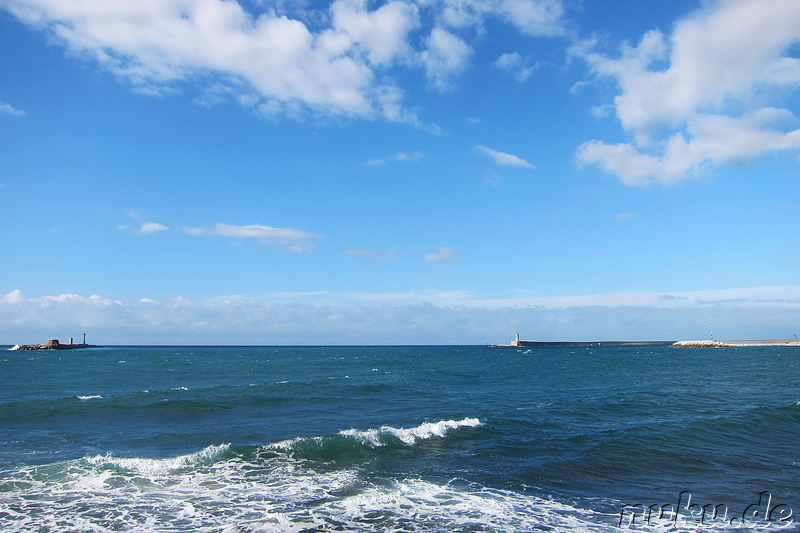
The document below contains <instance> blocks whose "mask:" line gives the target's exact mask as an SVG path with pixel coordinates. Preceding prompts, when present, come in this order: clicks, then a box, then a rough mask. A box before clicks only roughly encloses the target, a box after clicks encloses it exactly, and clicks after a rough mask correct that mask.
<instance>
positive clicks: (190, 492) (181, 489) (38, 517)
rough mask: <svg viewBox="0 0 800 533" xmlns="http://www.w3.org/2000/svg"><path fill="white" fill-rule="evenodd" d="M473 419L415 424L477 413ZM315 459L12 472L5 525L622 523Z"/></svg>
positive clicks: (105, 461)
mask: <svg viewBox="0 0 800 533" xmlns="http://www.w3.org/2000/svg"><path fill="white" fill-rule="evenodd" d="M465 420H466V422H465V421H464V420H462V421H443V422H444V423H433V424H432V425H433V426H436V428H431V427H430V426H426V425H425V424H422V425H420V426H418V427H417V428H412V430H418V431H420V432H422V433H423V434H426V435H435V434H436V433H437V432H439V431H449V430H450V429H452V428H453V427H461V426H464V425H475V424H477V423H478V422H477V420H475V419H465ZM441 428H445V429H441ZM409 431H410V430H409ZM222 453H224V454H226V455H225V456H224V457H223V456H221V455H220V454H222ZM318 466H319V465H317V464H316V463H314V462H312V461H301V460H296V459H293V458H291V457H290V456H286V455H283V454H279V455H271V456H269V457H266V458H263V457H259V454H254V455H253V456H250V457H243V456H239V455H236V454H234V453H233V452H232V451H231V450H230V447H229V445H220V446H210V447H208V448H205V449H204V450H201V451H200V452H197V453H194V454H188V455H183V456H179V457H174V458H167V459H145V458H115V457H112V456H95V457H91V458H86V459H82V460H77V461H67V462H64V463H56V464H54V465H48V466H45V467H38V468H28V469H22V470H18V471H15V472H12V473H10V474H9V475H4V476H3V477H2V478H0V516H2V517H3V522H4V526H3V530H4V533H5V532H9V533H11V532H14V533H21V532H23V531H25V532H27V531H46V530H52V529H53V524H56V523H57V524H58V529H59V530H60V531H130V532H133V531H166V530H169V531H179V532H190V531H191V532H194V531H217V532H222V531H230V532H237V533H238V532H242V531H251V532H256V531H258V532H276V533H278V532H281V533H282V532H292V531H295V532H300V531H303V530H320V531H328V530H344V531H375V530H377V531H386V532H389V531H401V530H402V531H409V530H413V531H417V532H440V531H495V532H500V533H512V532H517V531H534V530H549V531H552V532H554V533H577V532H581V533H586V532H601V531H603V532H612V531H613V532H615V533H616V532H618V528H617V527H616V523H615V519H616V517H615V516H614V517H606V516H603V515H599V514H597V513H595V512H593V511H591V510H585V509H579V508H575V507H572V506H570V505H567V504H564V503H559V502H557V501H552V500H547V499H542V498H539V497H536V496H533V495H529V494H523V493H519V492H514V491H509V490H498V489H491V488H487V487H485V486H483V485H480V484H474V483H468V482H465V481H463V480H458V479H455V480H450V481H449V482H448V481H443V482H436V481H433V480H424V479H420V478H418V477H412V478H407V479H391V478H383V479H376V478H375V477H374V476H373V475H369V474H367V475H366V476H362V471H361V470H357V469H334V470H331V469H329V468H325V469H324V470H321V469H319V468H318ZM12 509H13V511H12ZM3 513H6V514H3Z"/></svg>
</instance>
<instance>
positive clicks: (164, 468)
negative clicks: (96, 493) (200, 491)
mask: <svg viewBox="0 0 800 533" xmlns="http://www.w3.org/2000/svg"><path fill="white" fill-rule="evenodd" d="M229 450H230V444H221V445H218V446H209V447H207V448H205V449H203V450H201V451H199V452H195V453H190V454H187V455H180V456H178V457H169V458H166V459H148V458H140V457H135V458H124V457H114V456H113V455H110V454H109V455H95V456H94V457H87V458H86V461H87V462H88V463H89V464H92V465H99V466H102V465H111V466H115V467H117V468H122V469H125V470H129V471H132V472H135V473H137V474H141V475H144V476H151V477H153V476H155V477H158V476H165V475H168V474H172V473H175V472H177V471H180V470H185V469H192V468H196V467H198V466H201V465H204V464H207V463H213V462H214V461H215V460H216V459H217V458H219V457H220V456H222V455H223V454H224V453H226V452H228V451H229Z"/></svg>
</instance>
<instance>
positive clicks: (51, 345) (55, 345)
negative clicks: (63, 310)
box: [11, 335, 97, 350]
mask: <svg viewBox="0 0 800 533" xmlns="http://www.w3.org/2000/svg"><path fill="white" fill-rule="evenodd" d="M83 340H84V342H82V343H79V344H75V343H73V342H72V338H70V339H69V344H61V343H60V342H58V339H50V340H48V341H47V342H46V343H44V344H18V345H16V346H14V347H13V348H11V349H12V350H79V349H81V348H97V346H95V345H94V344H86V336H85V335H84V337H83Z"/></svg>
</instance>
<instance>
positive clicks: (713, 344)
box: [672, 339, 800, 348]
mask: <svg viewBox="0 0 800 533" xmlns="http://www.w3.org/2000/svg"><path fill="white" fill-rule="evenodd" d="M745 346H749V347H761V346H797V347H800V341H798V340H797V339H794V340H785V341H781V340H777V341H713V340H704V341H678V342H674V343H672V347H673V348H736V347H745Z"/></svg>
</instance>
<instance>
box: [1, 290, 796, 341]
mask: <svg viewBox="0 0 800 533" xmlns="http://www.w3.org/2000/svg"><path fill="white" fill-rule="evenodd" d="M712 321H713V323H714V332H715V336H716V337H717V338H719V339H748V338H749V339H791V338H792V336H793V335H794V334H795V333H797V331H796V328H797V324H798V323H799V322H800V286H785V287H756V288H746V289H727V290H716V291H698V292H674V293H647V294H605V295H585V296H566V297H536V298H515V299H505V300H480V299H476V298H474V297H471V296H470V295H469V294H466V293H462V292H439V293H437V292H428V293H415V292H409V293H397V294H352V295H347V294H343V295H336V294H331V293H324V292H323V293H319V292H317V293H310V294H300V295H298V294H295V295H273V296H270V297H266V298H247V297H242V296H230V297H220V298H214V299H211V300H205V301H194V300H188V299H186V298H180V297H175V298H166V299H159V300H152V299H149V298H142V299H141V300H138V301H135V302H123V301H119V300H114V299H112V298H107V297H102V296H98V295H93V296H90V297H85V296H81V295H77V294H61V295H56V296H40V297H33V298H28V297H25V296H24V295H23V294H22V292H21V291H18V290H15V291H12V292H10V293H8V294H6V295H4V296H2V297H0V342H5V343H8V344H16V343H19V344H23V343H25V344H27V343H38V342H43V341H44V340H45V339H48V338H62V339H67V338H69V337H70V336H76V335H80V334H81V333H83V332H87V333H88V339H87V340H88V341H89V342H92V343H96V344H184V343H185V344H397V343H408V344H434V343H436V344H438V343H448V344H485V343H487V342H491V343H494V342H506V341H508V340H510V339H511V338H512V336H513V334H514V332H516V331H519V332H520V333H522V336H523V338H524V339H526V340H680V339H692V338H701V339H702V338H707V335H708V323H709V322H712Z"/></svg>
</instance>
